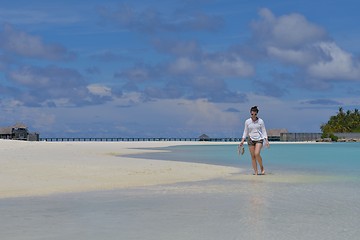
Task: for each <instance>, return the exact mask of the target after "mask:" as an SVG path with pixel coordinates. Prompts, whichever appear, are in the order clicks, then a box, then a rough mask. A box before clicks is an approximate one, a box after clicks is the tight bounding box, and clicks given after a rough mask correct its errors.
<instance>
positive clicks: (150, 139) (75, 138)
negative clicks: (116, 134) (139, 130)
mask: <svg viewBox="0 0 360 240" xmlns="http://www.w3.org/2000/svg"><path fill="white" fill-rule="evenodd" d="M40 141H47V142H139V141H184V142H186V141H192V142H199V141H204V142H240V141H241V138H209V139H199V138H89V137H87V138H78V137H72V138H69V137H66V138H65V137H64V138H40Z"/></svg>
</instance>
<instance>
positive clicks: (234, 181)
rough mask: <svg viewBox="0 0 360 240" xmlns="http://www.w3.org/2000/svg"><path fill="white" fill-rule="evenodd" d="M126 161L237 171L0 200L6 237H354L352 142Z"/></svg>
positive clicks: (359, 152) (230, 148)
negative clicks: (257, 163) (255, 153)
mask: <svg viewBox="0 0 360 240" xmlns="http://www.w3.org/2000/svg"><path fill="white" fill-rule="evenodd" d="M162 149H164V150H167V151H166V152H161V153H147V154H145V155H144V154H141V155H136V156H133V157H141V158H145V157H146V158H148V159H149V161H151V159H166V160H171V161H191V162H200V163H208V164H219V165H226V166H236V167H239V169H240V171H239V172H238V173H235V174H233V175H232V176H229V177H227V178H224V179H213V180H209V181H201V182H192V183H178V184H171V185H159V186H153V187H146V188H133V189H122V190H112V191H98V192H88V193H72V194H58V195H52V196H44V197H28V198H12V199H2V200H0V214H1V218H0V235H1V239H5V240H12V239H17V240H23V239H24V240H25V239H26V240H28V239H44V240H45V239H52V240H53V239H54V240H55V239H56V240H60V239H77V240H85V239H86V240H94V239H106V240H112V239H114V240H115V239H124V240H135V239H137V240H138V239H145V240H169V239H172V240H219V239H226V240H236V239H239V240H240V239H247V240H251V239H254V240H255V239H256V240H265V239H266V240H292V239H293V240H302V239H303V240H305V239H306V240H309V239H317V240H319V239H320V240H321V239H323V240H331V239H334V240H338V239H346V240H355V239H356V240H357V239H359V235H360V230H359V225H360V218H359V216H360V178H359V170H360V169H359V168H360V157H359V156H360V144H359V143H331V144H272V145H271V147H270V148H269V149H265V150H264V151H263V152H262V156H263V161H264V166H265V168H266V171H267V174H266V175H264V176H253V175H252V169H251V160H250V157H249V153H248V149H247V148H246V146H245V149H246V152H245V154H244V155H243V156H241V157H239V156H238V155H237V150H236V145H221V144H220V145H203V146H177V147H169V148H162Z"/></svg>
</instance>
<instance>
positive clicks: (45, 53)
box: [0, 24, 75, 60]
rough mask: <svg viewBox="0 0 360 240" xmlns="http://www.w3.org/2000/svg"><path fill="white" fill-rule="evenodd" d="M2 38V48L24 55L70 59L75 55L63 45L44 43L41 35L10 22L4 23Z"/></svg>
mask: <svg viewBox="0 0 360 240" xmlns="http://www.w3.org/2000/svg"><path fill="white" fill-rule="evenodd" d="M0 39H1V40H0V48H2V49H4V50H6V51H9V52H12V53H15V54H18V55H20V56H24V57H30V58H40V59H48V60H63V59H66V60H68V59H72V58H74V57H75V55H74V54H73V53H70V52H68V51H67V50H66V49H65V48H64V47H62V46H61V45H59V44H47V43H44V42H43V40H42V39H41V38H40V37H39V36H35V35H31V34H28V33H26V32H24V31H20V30H17V29H14V28H13V26H12V25H10V24H4V26H3V31H2V32H0Z"/></svg>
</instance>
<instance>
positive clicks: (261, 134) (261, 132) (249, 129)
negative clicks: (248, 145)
mask: <svg viewBox="0 0 360 240" xmlns="http://www.w3.org/2000/svg"><path fill="white" fill-rule="evenodd" d="M247 136H249V137H250V138H251V140H254V141H259V140H262V139H265V138H266V139H267V133H266V129H265V123H264V121H263V120H262V119H261V118H258V119H257V120H256V121H253V120H252V119H251V118H249V119H247V120H246V121H245V127H244V133H243V136H242V137H243V139H245V138H246V137H247Z"/></svg>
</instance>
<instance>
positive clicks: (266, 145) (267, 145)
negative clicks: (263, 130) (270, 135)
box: [265, 139, 270, 148]
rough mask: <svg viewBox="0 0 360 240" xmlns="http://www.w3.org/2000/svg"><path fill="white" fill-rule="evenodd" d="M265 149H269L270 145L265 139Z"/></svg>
mask: <svg viewBox="0 0 360 240" xmlns="http://www.w3.org/2000/svg"><path fill="white" fill-rule="evenodd" d="M265 147H266V148H269V147H270V143H269V141H268V140H267V139H265Z"/></svg>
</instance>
